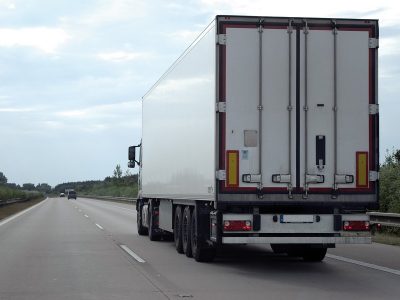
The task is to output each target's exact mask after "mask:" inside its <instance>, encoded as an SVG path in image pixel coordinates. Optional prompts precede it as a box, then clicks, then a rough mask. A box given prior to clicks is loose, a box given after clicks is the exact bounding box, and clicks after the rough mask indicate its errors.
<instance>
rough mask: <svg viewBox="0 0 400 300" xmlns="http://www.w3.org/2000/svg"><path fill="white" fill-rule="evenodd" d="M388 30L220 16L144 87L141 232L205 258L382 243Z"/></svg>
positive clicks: (367, 24)
mask: <svg viewBox="0 0 400 300" xmlns="http://www.w3.org/2000/svg"><path fill="white" fill-rule="evenodd" d="M378 41H379V31H378V21H377V20H365V19H363V20H359V19H357V20H353V19H319V18H277V17H241V16H217V17H216V18H215V20H214V21H213V22H212V23H211V24H210V25H209V26H208V27H207V28H206V29H205V30H204V31H203V33H202V34H201V35H200V36H199V37H198V38H197V39H196V40H195V41H194V42H193V44H192V45H191V46H190V47H189V48H188V49H187V50H186V51H185V52H184V53H183V54H182V56H181V57H179V59H178V60H177V61H176V62H175V63H174V64H173V65H172V66H171V67H170V68H169V69H168V71H167V72H166V73H165V74H164V75H163V76H162V77H161V78H160V80H159V81H158V82H157V83H156V84H155V85H154V86H153V87H152V88H151V89H150V91H149V92H148V93H147V94H146V95H145V96H144V97H143V128H142V130H143V133H142V142H141V144H140V145H139V146H134V147H130V149H129V150H130V151H129V153H130V156H129V159H130V163H129V165H130V166H131V167H134V166H135V164H136V163H137V164H138V165H139V175H140V176H139V178H140V179H139V195H138V200H137V221H138V232H139V234H141V235H144V234H147V233H148V235H149V237H150V239H151V240H158V239H160V238H161V236H162V235H164V234H166V233H168V232H169V233H173V234H174V240H175V246H176V249H177V251H178V252H180V253H183V252H184V253H185V254H186V255H187V256H193V257H194V258H195V259H196V260H198V261H206V260H211V259H212V258H213V256H214V253H215V248H216V247H218V246H219V245H221V244H243V243H246V244H252V243H266V244H271V246H272V248H273V250H274V251H276V252H285V253H289V254H293V255H298V256H302V257H304V259H306V260H314V261H320V260H322V259H323V258H324V256H325V253H326V249H327V248H329V247H334V246H335V244H340V243H346V244H351V243H370V242H371V236H370V224H369V217H368V216H367V215H366V214H365V212H366V210H367V209H372V208H376V207H377V205H378V179H379V176H378V175H379V173H378V168H379V161H378V159H379V153H378V151H379V149H378V145H379V142H378V85H377V83H378V76H377V70H378V69H377V62H378V59H377V58H378ZM138 147H139V148H140V158H139V159H138V158H137V157H136V156H135V154H136V149H137V148H138Z"/></svg>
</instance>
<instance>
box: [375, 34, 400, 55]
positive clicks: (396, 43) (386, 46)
mask: <svg viewBox="0 0 400 300" xmlns="http://www.w3.org/2000/svg"><path fill="white" fill-rule="evenodd" d="M379 44H380V45H379V55H382V56H386V55H396V56H398V55H399V53H400V36H394V37H390V38H381V39H380V41H379Z"/></svg>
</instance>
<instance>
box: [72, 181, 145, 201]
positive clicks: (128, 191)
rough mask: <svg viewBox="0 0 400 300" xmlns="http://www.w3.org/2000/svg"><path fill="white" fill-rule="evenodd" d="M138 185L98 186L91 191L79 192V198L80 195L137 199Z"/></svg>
mask: <svg viewBox="0 0 400 300" xmlns="http://www.w3.org/2000/svg"><path fill="white" fill-rule="evenodd" d="M137 191H138V189H137V185H136V184H134V185H133V184H130V185H116V184H109V185H100V184H99V185H97V186H94V187H93V188H91V189H86V190H83V191H79V190H78V191H77V192H78V197H79V195H82V196H84V195H92V196H111V197H132V198H135V197H136V196H137Z"/></svg>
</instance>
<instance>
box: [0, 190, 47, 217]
mask: <svg viewBox="0 0 400 300" xmlns="http://www.w3.org/2000/svg"><path fill="white" fill-rule="evenodd" d="M44 198H45V197H44V196H43V194H42V193H40V192H36V191H23V190H18V189H13V188H10V187H7V186H1V185H0V200H10V199H20V200H21V201H22V202H17V203H12V204H6V205H1V206H0V220H1V219H4V218H7V217H9V216H11V215H13V214H15V213H18V212H20V211H21V210H24V209H26V208H28V207H30V206H32V205H35V204H36V203H39V202H40V201H42V200H43V199H44Z"/></svg>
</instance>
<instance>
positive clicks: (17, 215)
mask: <svg viewBox="0 0 400 300" xmlns="http://www.w3.org/2000/svg"><path fill="white" fill-rule="evenodd" d="M48 199H49V198H46V199H44V200H43V201H41V202H39V203H38V204H35V205H34V206H31V207H29V208H27V209H25V210H23V211H20V212H19V213H17V214H15V215H13V216H11V217H9V218H7V219H5V220H3V221H0V226H3V225H4V224H7V223H8V222H10V221H12V220H14V219H16V218H18V217H19V216H22V215H24V214H26V213H27V212H28V211H30V210H32V209H34V208H35V207H37V206H39V205H41V204H43V203H44V202H47V200H48Z"/></svg>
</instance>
